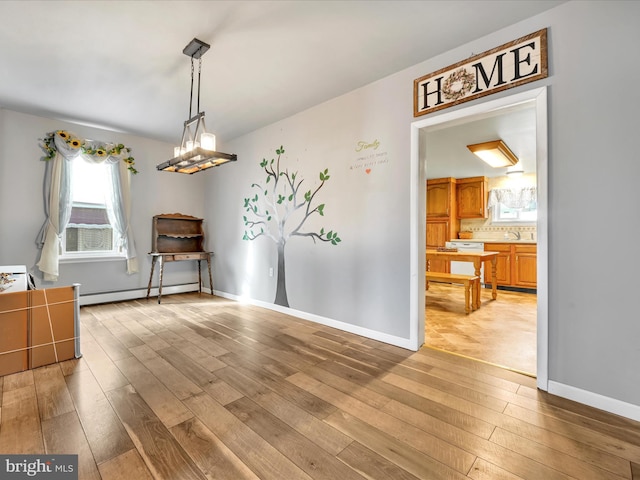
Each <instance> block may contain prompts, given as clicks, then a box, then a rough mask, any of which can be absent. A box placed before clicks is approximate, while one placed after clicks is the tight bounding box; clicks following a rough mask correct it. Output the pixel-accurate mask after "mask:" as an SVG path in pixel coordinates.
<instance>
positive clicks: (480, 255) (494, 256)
mask: <svg viewBox="0 0 640 480" xmlns="http://www.w3.org/2000/svg"><path fill="white" fill-rule="evenodd" d="M498 253H499V252H484V251H483V252H474V251H467V252H458V251H455V252H454V251H445V250H434V249H427V271H429V269H430V263H431V260H450V261H453V262H471V263H473V267H474V270H475V275H476V276H477V277H478V278H480V268H481V267H482V263H483V262H484V264H485V268H488V269H489V270H488V271H490V272H491V298H493V300H495V299H496V298H498V286H497V283H496V265H497V261H498ZM480 280H482V279H480ZM474 288H475V298H477V299H478V305H477V308H480V303H481V302H480V291H481V290H480V282H476V284H475V287H474Z"/></svg>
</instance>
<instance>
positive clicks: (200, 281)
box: [198, 259, 202, 293]
mask: <svg viewBox="0 0 640 480" xmlns="http://www.w3.org/2000/svg"><path fill="white" fill-rule="evenodd" d="M198 293H202V272H200V259H198Z"/></svg>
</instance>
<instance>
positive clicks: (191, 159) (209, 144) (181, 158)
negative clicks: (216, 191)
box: [156, 38, 238, 174]
mask: <svg viewBox="0 0 640 480" xmlns="http://www.w3.org/2000/svg"><path fill="white" fill-rule="evenodd" d="M209 48H210V46H209V45H208V44H206V43H204V42H203V41H202V40H198V39H197V38H194V39H193V40H191V42H189V44H188V45H187V46H186V47H184V50H182V53H184V54H185V55H187V56H188V57H190V58H191V93H190V96H189V119H188V120H187V121H185V122H184V129H183V131H182V139H181V141H180V145H179V146H177V147H175V148H174V152H173V155H174V158H172V159H170V160H167V161H166V162H163V163H161V164H159V165H157V166H156V168H157V169H158V170H162V171H165V172H177V173H186V174H193V173H196V172H201V171H203V170H206V169H208V168H211V167H218V166H220V165H224V164H225V163H228V162H235V161H236V160H237V159H238V157H237V155H236V154H229V153H222V152H218V151H216V137H215V135H214V134H213V133H209V132H207V130H206V127H205V124H204V112H201V111H200V78H201V74H202V55H204V54H205V52H206V51H207V50H209ZM194 59H197V60H198V91H197V96H198V97H197V103H196V106H197V108H198V110H197V111H196V114H195V115H193V110H192V109H193V82H194V78H195V75H194V73H195V72H194V64H193V60H194Z"/></svg>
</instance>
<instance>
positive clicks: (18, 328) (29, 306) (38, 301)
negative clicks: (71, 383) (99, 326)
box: [0, 286, 80, 375]
mask: <svg viewBox="0 0 640 480" xmlns="http://www.w3.org/2000/svg"><path fill="white" fill-rule="evenodd" d="M77 288H79V286H74V287H60V288H49V289H44V290H28V291H24V292H13V293H6V294H3V295H1V296H0V375H8V374H10V373H16V372H21V371H24V370H27V369H30V368H36V367H40V366H42V365H48V364H51V363H55V362H61V361H64V360H69V359H72V358H76V357H79V356H80V354H79V341H78V337H79V335H80V333H79V319H78V318H77V312H78V308H77V305H76V302H77V298H76V289H77Z"/></svg>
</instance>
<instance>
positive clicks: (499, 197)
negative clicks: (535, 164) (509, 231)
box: [487, 187, 538, 223]
mask: <svg viewBox="0 0 640 480" xmlns="http://www.w3.org/2000/svg"><path fill="white" fill-rule="evenodd" d="M487 206H488V207H489V208H490V209H491V221H492V222H494V223H534V222H536V221H537V220H538V196H537V191H536V187H517V188H494V189H492V190H491V191H490V192H489V201H488V204H487Z"/></svg>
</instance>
